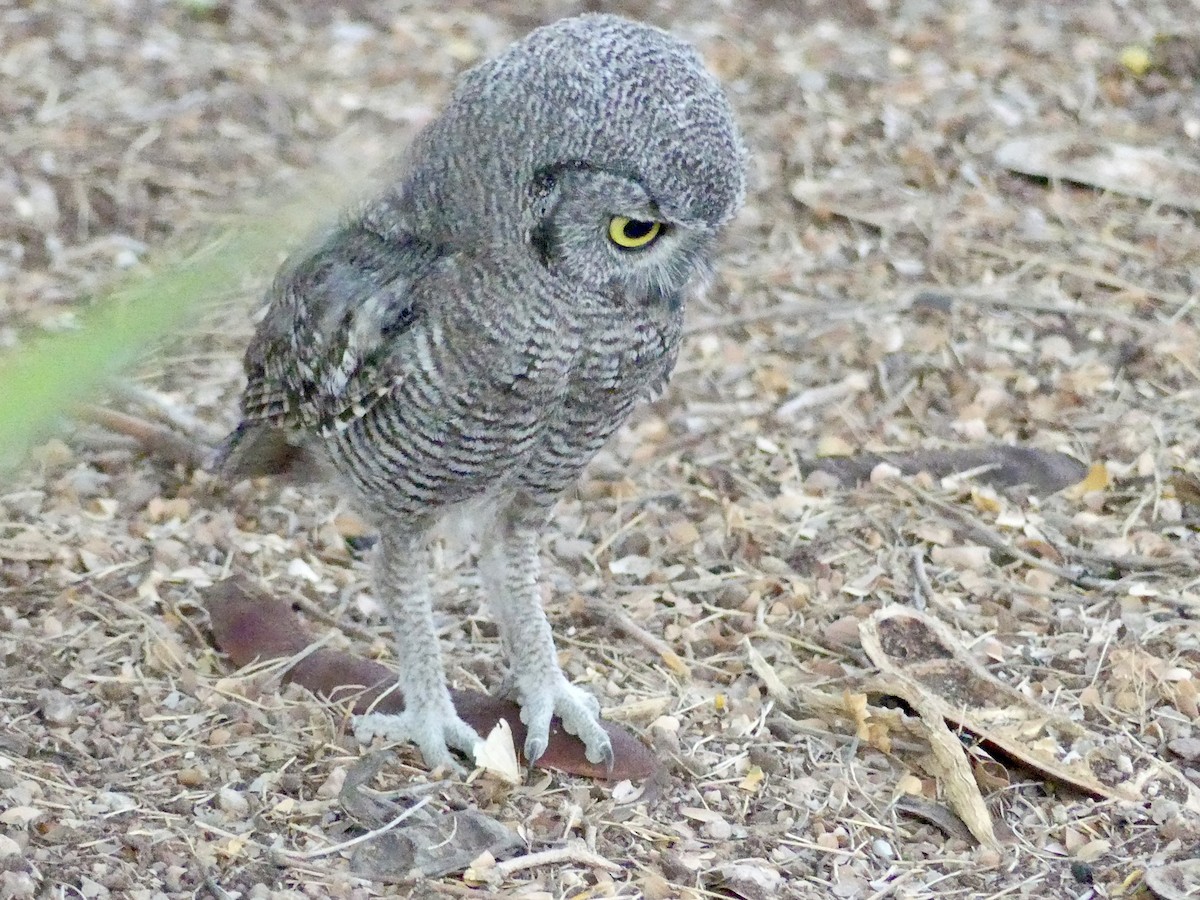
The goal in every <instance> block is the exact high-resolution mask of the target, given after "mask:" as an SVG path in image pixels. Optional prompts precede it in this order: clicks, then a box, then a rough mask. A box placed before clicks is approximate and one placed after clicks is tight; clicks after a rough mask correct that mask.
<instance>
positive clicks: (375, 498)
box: [221, 15, 745, 765]
mask: <svg viewBox="0 0 1200 900" xmlns="http://www.w3.org/2000/svg"><path fill="white" fill-rule="evenodd" d="M744 167H745V160H744V151H743V148H742V144H741V139H740V137H739V134H738V131H737V128H736V126H735V125H734V123H733V119H732V116H731V113H730V109H729V105H728V102H727V101H726V99H725V97H724V95H723V93H722V92H721V90H720V87H719V86H718V85H717V83H716V81H715V80H714V79H713V78H712V77H711V76H710V75H709V74H708V73H707V72H706V71H705V70H704V68H703V66H702V64H701V63H700V61H699V58H698V57H697V56H696V54H695V52H694V51H693V50H692V49H691V48H689V47H688V46H687V45H686V44H684V43H682V42H681V41H679V40H677V39H675V38H673V37H671V36H670V35H668V34H667V33H666V32H663V31H660V30H658V29H655V28H650V27H648V26H644V25H640V24H636V23H633V22H629V21H626V20H623V19H619V18H616V17H612V16H599V15H588V16H581V17H578V18H575V19H567V20H563V21H562V22H559V23H556V24H554V25H551V26H548V27H546V28H542V29H538V30H537V31H534V32H533V33H532V34H530V35H529V36H528V37H526V38H525V39H524V40H523V41H520V42H518V43H517V44H515V45H513V46H512V47H511V48H510V49H509V50H508V51H506V52H505V53H504V54H502V55H501V56H500V57H498V58H497V59H495V60H492V61H491V62H488V63H484V64H482V65H480V66H478V67H477V68H475V69H473V70H471V71H470V72H468V73H467V74H466V75H465V76H464V77H463V79H462V80H461V82H460V84H459V86H458V88H457V89H456V91H455V92H454V94H453V96H452V98H451V100H450V102H449V105H448V107H447V108H446V110H445V111H444V112H443V114H442V115H441V116H440V117H439V118H438V119H437V120H435V121H434V122H433V123H432V124H431V125H430V126H429V127H428V128H426V129H425V130H424V131H423V132H422V133H421V134H420V135H419V136H418V138H417V139H416V141H415V142H414V145H413V147H412V149H411V150H410V152H409V154H408V157H407V160H406V166H405V170H404V174H403V176H402V177H401V178H400V179H399V181H398V182H397V183H396V184H394V185H391V186H389V187H388V188H387V189H386V190H385V191H384V192H382V193H381V194H380V196H378V197H377V198H376V199H375V200H373V201H371V202H369V203H368V204H366V205H365V207H363V208H362V209H360V210H359V211H357V212H356V213H355V214H354V215H353V216H351V217H350V218H349V219H348V220H346V221H345V222H343V223H342V224H341V225H340V226H338V227H337V228H335V229H334V230H332V231H331V232H330V233H329V234H328V235H327V236H326V237H325V239H324V240H323V241H322V242H320V243H319V244H318V245H317V247H316V249H311V250H308V251H305V252H303V253H301V254H299V255H297V257H296V258H294V259H293V260H291V261H290V262H289V263H288V264H287V265H286V266H285V267H284V269H283V270H282V271H281V273H280V275H279V276H278V278H277V279H276V282H275V284H274V286H273V288H272V291H271V294H270V298H269V299H270V303H269V307H268V310H267V313H266V316H265V317H264V319H263V320H262V322H261V324H260V325H259V327H258V330H257V333H256V335H255V337H254V340H253V342H252V344H251V346H250V348H249V350H248V351H247V354H246V371H247V376H248V385H247V388H246V392H245V395H244V397H243V401H242V412H243V420H242V423H241V424H240V425H239V426H238V429H237V430H236V431H235V432H234V434H233V435H231V436H230V439H229V441H228V442H227V444H226V448H225V452H224V454H223V457H222V462H221V464H222V467H223V469H224V471H225V472H226V473H227V474H229V475H230V476H239V475H245V474H253V473H255V472H257V471H259V470H260V469H261V468H263V467H264V466H266V465H269V464H270V463H268V462H266V461H265V460H264V459H263V453H264V451H265V448H270V447H279V446H285V447H292V446H294V445H297V444H299V445H303V446H304V447H305V448H306V449H308V450H309V451H311V452H313V453H315V454H316V455H317V456H319V457H320V458H321V459H322V460H324V462H325V463H326V464H327V465H328V466H329V467H330V468H332V469H333V470H334V471H335V472H336V473H337V474H339V475H340V476H341V479H342V480H343V481H344V482H345V483H346V484H347V485H348V486H349V487H350V489H351V492H352V494H353V495H354V497H355V499H356V501H357V503H358V505H359V507H360V508H361V509H362V510H363V512H364V513H365V514H366V515H368V516H369V517H371V518H372V519H374V521H375V523H376V524H377V526H378V527H379V529H380V532H381V536H382V537H381V542H380V547H379V549H378V571H377V581H378V584H377V589H378V593H379V596H380V598H381V599H382V600H384V601H385V602H387V603H388V604H389V606H390V608H391V611H392V614H393V619H394V624H395V628H396V635H397V643H398V651H399V665H400V668H401V686H402V689H403V692H404V695H405V699H406V709H405V712H404V713H403V714H402V715H401V716H399V717H389V718H386V719H385V718H378V717H364V718H363V719H361V720H360V722H359V732H360V735H361V736H362V737H364V738H365V737H367V736H369V735H370V734H373V733H380V732H382V733H385V734H387V735H388V736H391V737H397V738H406V739H411V740H414V741H416V742H417V744H418V745H419V746H420V748H421V751H422V752H423V754H424V756H425V759H426V762H427V763H429V764H430V765H438V764H443V763H450V762H451V757H450V755H449V752H448V747H453V748H457V749H459V750H463V751H469V750H470V749H471V748H472V746H473V745H474V743H475V742H476V740H477V736H476V735H475V734H474V732H472V731H471V729H470V728H469V727H468V726H466V725H465V723H463V722H462V721H461V720H460V719H459V718H458V717H457V715H456V714H455V712H454V710H453V708H452V706H451V704H450V699H449V694H448V692H447V689H446V685H445V679H444V676H443V674H442V669H441V661H440V655H439V653H438V651H437V640H436V635H435V633H434V630H433V623H432V617H431V614H430V609H429V591H428V584H427V572H426V560H425V546H424V545H425V542H426V540H427V537H428V532H429V530H430V529H431V528H432V527H433V526H434V525H435V524H436V523H437V521H438V520H439V519H440V518H441V517H442V516H443V515H444V514H445V513H446V512H447V511H449V510H450V509H452V508H454V507H456V506H458V505H461V504H464V503H469V502H475V501H481V500H483V501H486V503H487V505H488V507H489V508H490V509H492V510H493V515H494V518H493V520H492V521H490V522H489V523H487V525H486V527H485V528H484V529H483V531H482V534H481V543H482V551H481V559H480V566H481V573H482V574H483V575H484V576H485V579H487V581H488V584H487V588H488V590H489V591H490V592H491V594H492V599H493V604H494V607H495V612H496V615H497V619H498V622H499V625H500V630H501V638H502V641H503V644H504V647H505V650H506V652H507V653H508V655H509V657H510V661H511V675H510V679H509V687H510V688H511V689H512V690H513V691H514V692H515V694H516V695H517V698H518V699H519V701H520V702H521V704H522V707H523V713H522V715H523V718H524V719H525V720H526V722H527V724H528V725H529V738H528V741H527V742H526V746H525V748H524V749H525V754H526V757H527V758H528V759H530V760H531V761H532V760H535V759H536V758H537V757H538V756H540V754H541V752H542V750H544V749H545V746H546V741H547V736H548V729H549V725H550V718H551V716H552V715H554V714H557V715H559V716H561V717H562V719H563V723H564V725H565V726H566V728H567V729H568V730H569V731H571V732H572V733H574V734H577V735H578V736H579V737H580V738H581V739H582V740H583V741H584V743H585V745H586V747H587V751H588V756H589V758H591V759H592V760H593V761H601V760H603V759H610V760H611V749H610V746H609V743H608V738H607V736H606V735H605V733H604V731H603V729H602V728H601V726H600V724H599V721H598V718H597V710H598V705H597V704H596V702H595V700H594V699H593V698H591V697H590V696H589V695H587V694H586V693H585V692H583V691H580V690H579V689H577V688H575V687H573V686H571V685H570V684H568V683H567V682H566V680H565V678H564V677H563V675H562V673H561V671H560V670H559V668H558V665H557V662H556V659H555V655H554V645H553V640H552V638H551V635H550V631H549V626H548V624H547V622H546V619H545V616H544V614H543V613H542V610H541V607H540V604H539V600H538V594H537V562H538V560H537V535H538V532H539V530H540V528H541V527H542V526H543V523H544V521H545V518H546V516H547V514H548V511H549V509H550V507H551V505H552V504H553V502H554V500H555V498H556V497H557V496H558V494H559V493H560V492H561V491H562V490H563V489H564V488H565V487H567V486H568V485H569V484H571V483H572V482H573V481H574V479H575V478H576V477H577V476H578V474H579V471H580V469H581V468H582V467H583V466H584V465H585V464H586V463H587V461H588V460H589V459H590V458H591V457H592V456H593V455H594V454H595V453H596V451H597V450H598V449H599V448H600V446H601V445H602V444H603V443H604V441H605V440H606V439H607V438H608V437H609V436H610V435H611V433H612V432H613V430H614V429H616V428H617V427H618V426H619V425H620V423H621V422H622V421H623V420H624V419H625V417H626V416H627V415H628V414H629V412H630V411H631V410H632V408H633V406H634V405H635V404H636V402H637V401H638V400H639V399H641V398H642V397H644V396H646V395H647V394H649V393H652V392H654V391H657V390H658V389H659V388H660V387H661V385H662V384H663V383H664V382H665V380H666V378H667V377H668V375H669V374H670V370H671V368H672V366H673V364H674V361H675V355H676V351H677V347H678V343H679V336H680V328H681V320H682V318H681V317H682V311H683V304H684V299H685V297H686V294H687V293H688V291H689V290H690V288H691V285H692V284H693V282H694V281H695V280H696V279H697V278H698V277H700V276H702V275H703V273H704V272H705V271H706V269H707V257H708V255H709V254H710V252H711V247H712V244H713V241H714V240H715V237H716V235H717V233H718V231H719V229H720V228H721V226H722V225H724V224H725V222H727V221H728V220H729V218H731V217H732V215H733V214H734V213H735V212H736V210H737V208H738V206H739V204H740V202H741V197H742V192H743V180H744Z"/></svg>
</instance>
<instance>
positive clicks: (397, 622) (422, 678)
mask: <svg viewBox="0 0 1200 900" xmlns="http://www.w3.org/2000/svg"><path fill="white" fill-rule="evenodd" d="M375 554H376V555H375V590H376V591H377V592H378V595H379V599H380V600H381V601H383V602H384V603H385V605H386V606H387V609H388V612H389V614H390V616H391V620H392V630H393V631H394V632H395V641H396V657H397V664H398V667H399V669H400V673H399V690H400V692H401V693H402V694H403V695H404V711H403V712H401V713H399V714H390V713H368V714H367V715H363V716H356V717H355V720H354V736H355V737H356V738H358V740H360V741H362V742H363V743H368V742H369V741H370V740H371V738H372V737H374V736H376V735H379V736H380V737H383V738H385V739H387V740H392V741H409V742H411V743H414V744H416V745H417V747H418V748H419V749H420V751H421V755H422V756H423V757H424V758H425V764H426V765H427V766H429V767H430V768H436V767H438V766H446V767H447V768H450V769H453V770H455V771H461V770H462V767H461V766H459V765H458V764H457V763H456V762H455V761H454V758H453V757H452V756H451V755H450V748H454V749H455V750H459V751H461V752H463V753H465V754H467V756H468V758H469V759H471V761H472V763H473V762H474V758H475V756H474V751H475V748H476V746H477V745H478V744H479V741H480V739H479V735H478V734H476V732H475V729H473V728H472V727H471V726H470V725H468V724H467V723H466V722H464V721H463V720H462V719H460V718H459V717H458V713H457V712H455V710H454V703H453V702H452V701H451V699H450V691H449V689H448V688H447V686H446V674H445V672H444V671H443V669H442V654H441V649H440V647H439V646H438V636H437V632H436V631H435V630H434V625H433V609H432V597H431V594H430V590H429V551H428V549H427V548H426V535H425V534H424V533H395V532H390V530H389V529H385V530H384V533H383V534H382V535H381V536H380V540H379V545H378V547H376V549H375Z"/></svg>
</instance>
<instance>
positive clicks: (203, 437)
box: [111, 381, 225, 444]
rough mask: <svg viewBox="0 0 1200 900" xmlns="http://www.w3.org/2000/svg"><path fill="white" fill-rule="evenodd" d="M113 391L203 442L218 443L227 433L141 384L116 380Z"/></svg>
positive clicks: (174, 427) (129, 402)
mask: <svg viewBox="0 0 1200 900" xmlns="http://www.w3.org/2000/svg"><path fill="white" fill-rule="evenodd" d="M111 390H112V393H113V394H114V395H115V396H116V397H118V398H120V399H122V400H124V401H125V402H126V403H127V404H132V405H136V406H140V407H144V408H145V409H146V410H148V411H149V412H150V413H151V414H154V415H157V416H158V417H160V418H161V419H162V420H163V421H164V422H165V423H166V424H167V425H169V426H170V427H171V428H172V429H174V430H175V431H177V432H179V433H180V434H184V435H187V436H188V437H190V438H192V439H194V440H196V441H198V442H200V443H203V444H216V443H217V441H219V440H221V438H223V437H224V436H225V435H224V433H223V432H219V431H217V430H215V429H214V428H213V427H212V425H211V424H210V423H208V422H205V421H204V420H202V419H200V418H197V417H196V416H195V415H194V414H193V413H192V412H191V411H189V410H187V409H184V408H182V407H180V406H176V405H175V404H174V403H171V402H170V401H169V400H168V399H167V398H166V397H164V396H162V395H161V394H159V393H156V392H154V391H151V390H148V389H147V388H144V387H142V386H141V385H140V384H134V383H132V382H129V381H116V382H114V383H113V384H112V387H111Z"/></svg>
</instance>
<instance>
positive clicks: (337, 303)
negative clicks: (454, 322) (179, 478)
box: [212, 222, 442, 480]
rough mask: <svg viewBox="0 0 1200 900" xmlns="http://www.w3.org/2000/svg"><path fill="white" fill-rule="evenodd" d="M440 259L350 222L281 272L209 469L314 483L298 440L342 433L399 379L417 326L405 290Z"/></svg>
mask: <svg viewBox="0 0 1200 900" xmlns="http://www.w3.org/2000/svg"><path fill="white" fill-rule="evenodd" d="M441 256H442V254H441V252H440V251H439V249H438V248H437V247H436V246H434V245H431V244H428V243H425V242H422V241H419V240H417V239H415V238H408V237H405V236H399V237H397V236H392V235H389V236H388V237H387V238H385V237H384V236H382V235H380V234H378V233H376V232H374V231H372V230H371V229H370V228H368V227H367V226H366V225H364V224H363V223H361V222H359V223H352V224H349V225H346V226H343V227H342V228H339V229H338V230H336V231H334V232H333V233H332V234H330V235H329V236H328V238H327V239H326V240H325V241H324V242H323V243H322V244H320V245H319V246H318V247H317V249H316V250H315V251H311V252H309V253H307V254H302V255H300V256H299V257H297V258H295V259H293V260H292V262H291V263H290V264H289V265H287V266H285V267H284V269H283V271H282V272H281V274H280V275H279V277H278V278H277V279H276V281H275V284H274V285H273V286H272V289H271V299H270V303H269V305H268V308H267V312H266V314H265V316H264V317H263V319H262V321H261V322H260V323H259V325H258V328H257V330H256V331H255V334H254V337H253V339H252V340H251V342H250V346H249V348H248V349H247V351H246V357H245V369H246V379H247V384H246V389H245V392H244V393H243V394H242V402H241V407H242V421H241V423H240V424H239V425H238V427H237V428H236V429H235V430H234V431H233V433H232V434H230V435H229V437H228V438H226V439H225V441H224V442H223V443H222V445H221V446H220V447H218V448H217V451H216V454H215V457H214V459H213V462H212V468H213V469H214V470H215V471H219V472H221V473H223V474H224V475H225V476H226V477H230V478H245V477H254V476H258V475H278V474H288V475H290V476H292V477H293V478H296V479H298V480H309V479H312V478H316V477H319V476H320V465H319V463H317V462H316V461H315V460H314V458H313V457H312V455H311V454H308V453H307V452H306V450H305V447H306V445H307V437H310V436H312V435H313V434H314V433H317V432H320V433H325V434H328V433H330V432H331V431H335V430H338V429H341V428H345V427H346V426H347V425H349V424H350V423H351V422H353V421H354V420H355V419H356V418H358V417H360V416H362V415H364V414H365V413H366V412H367V411H368V410H369V409H370V408H371V407H372V406H373V405H374V404H375V403H376V402H378V401H379V400H380V399H381V398H382V397H384V396H386V395H387V394H388V393H389V392H390V391H391V390H392V388H393V387H394V386H395V385H396V384H397V383H398V381H399V380H401V379H403V378H404V360H405V359H406V358H408V354H406V353H403V352H398V351H400V350H401V345H402V344H403V342H404V341H405V340H406V339H408V338H410V337H411V336H412V334H413V333H414V332H415V331H416V330H417V329H419V328H421V327H422V321H423V318H424V316H423V314H422V309H421V305H420V304H419V303H417V302H415V300H414V297H413V293H412V285H413V283H414V281H415V280H416V279H417V278H418V277H419V276H420V275H421V274H422V273H423V272H426V271H428V270H429V268H430V267H432V266H433V265H434V264H435V263H436V262H437V260H438V259H440V258H441Z"/></svg>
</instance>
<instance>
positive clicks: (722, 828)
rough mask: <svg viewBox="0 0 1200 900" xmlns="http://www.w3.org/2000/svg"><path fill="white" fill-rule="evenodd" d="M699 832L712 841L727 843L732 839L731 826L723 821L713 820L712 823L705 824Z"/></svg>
mask: <svg viewBox="0 0 1200 900" xmlns="http://www.w3.org/2000/svg"><path fill="white" fill-rule="evenodd" d="M700 831H701V832H702V833H703V834H704V835H705V836H706V837H709V838H712V840H714V841H727V840H729V839H730V838H731V837H733V826H732V825H730V824H729V823H728V822H726V821H725V820H724V819H715V820H713V821H712V822H706V823H705V824H704V827H703V828H701V829H700Z"/></svg>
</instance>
